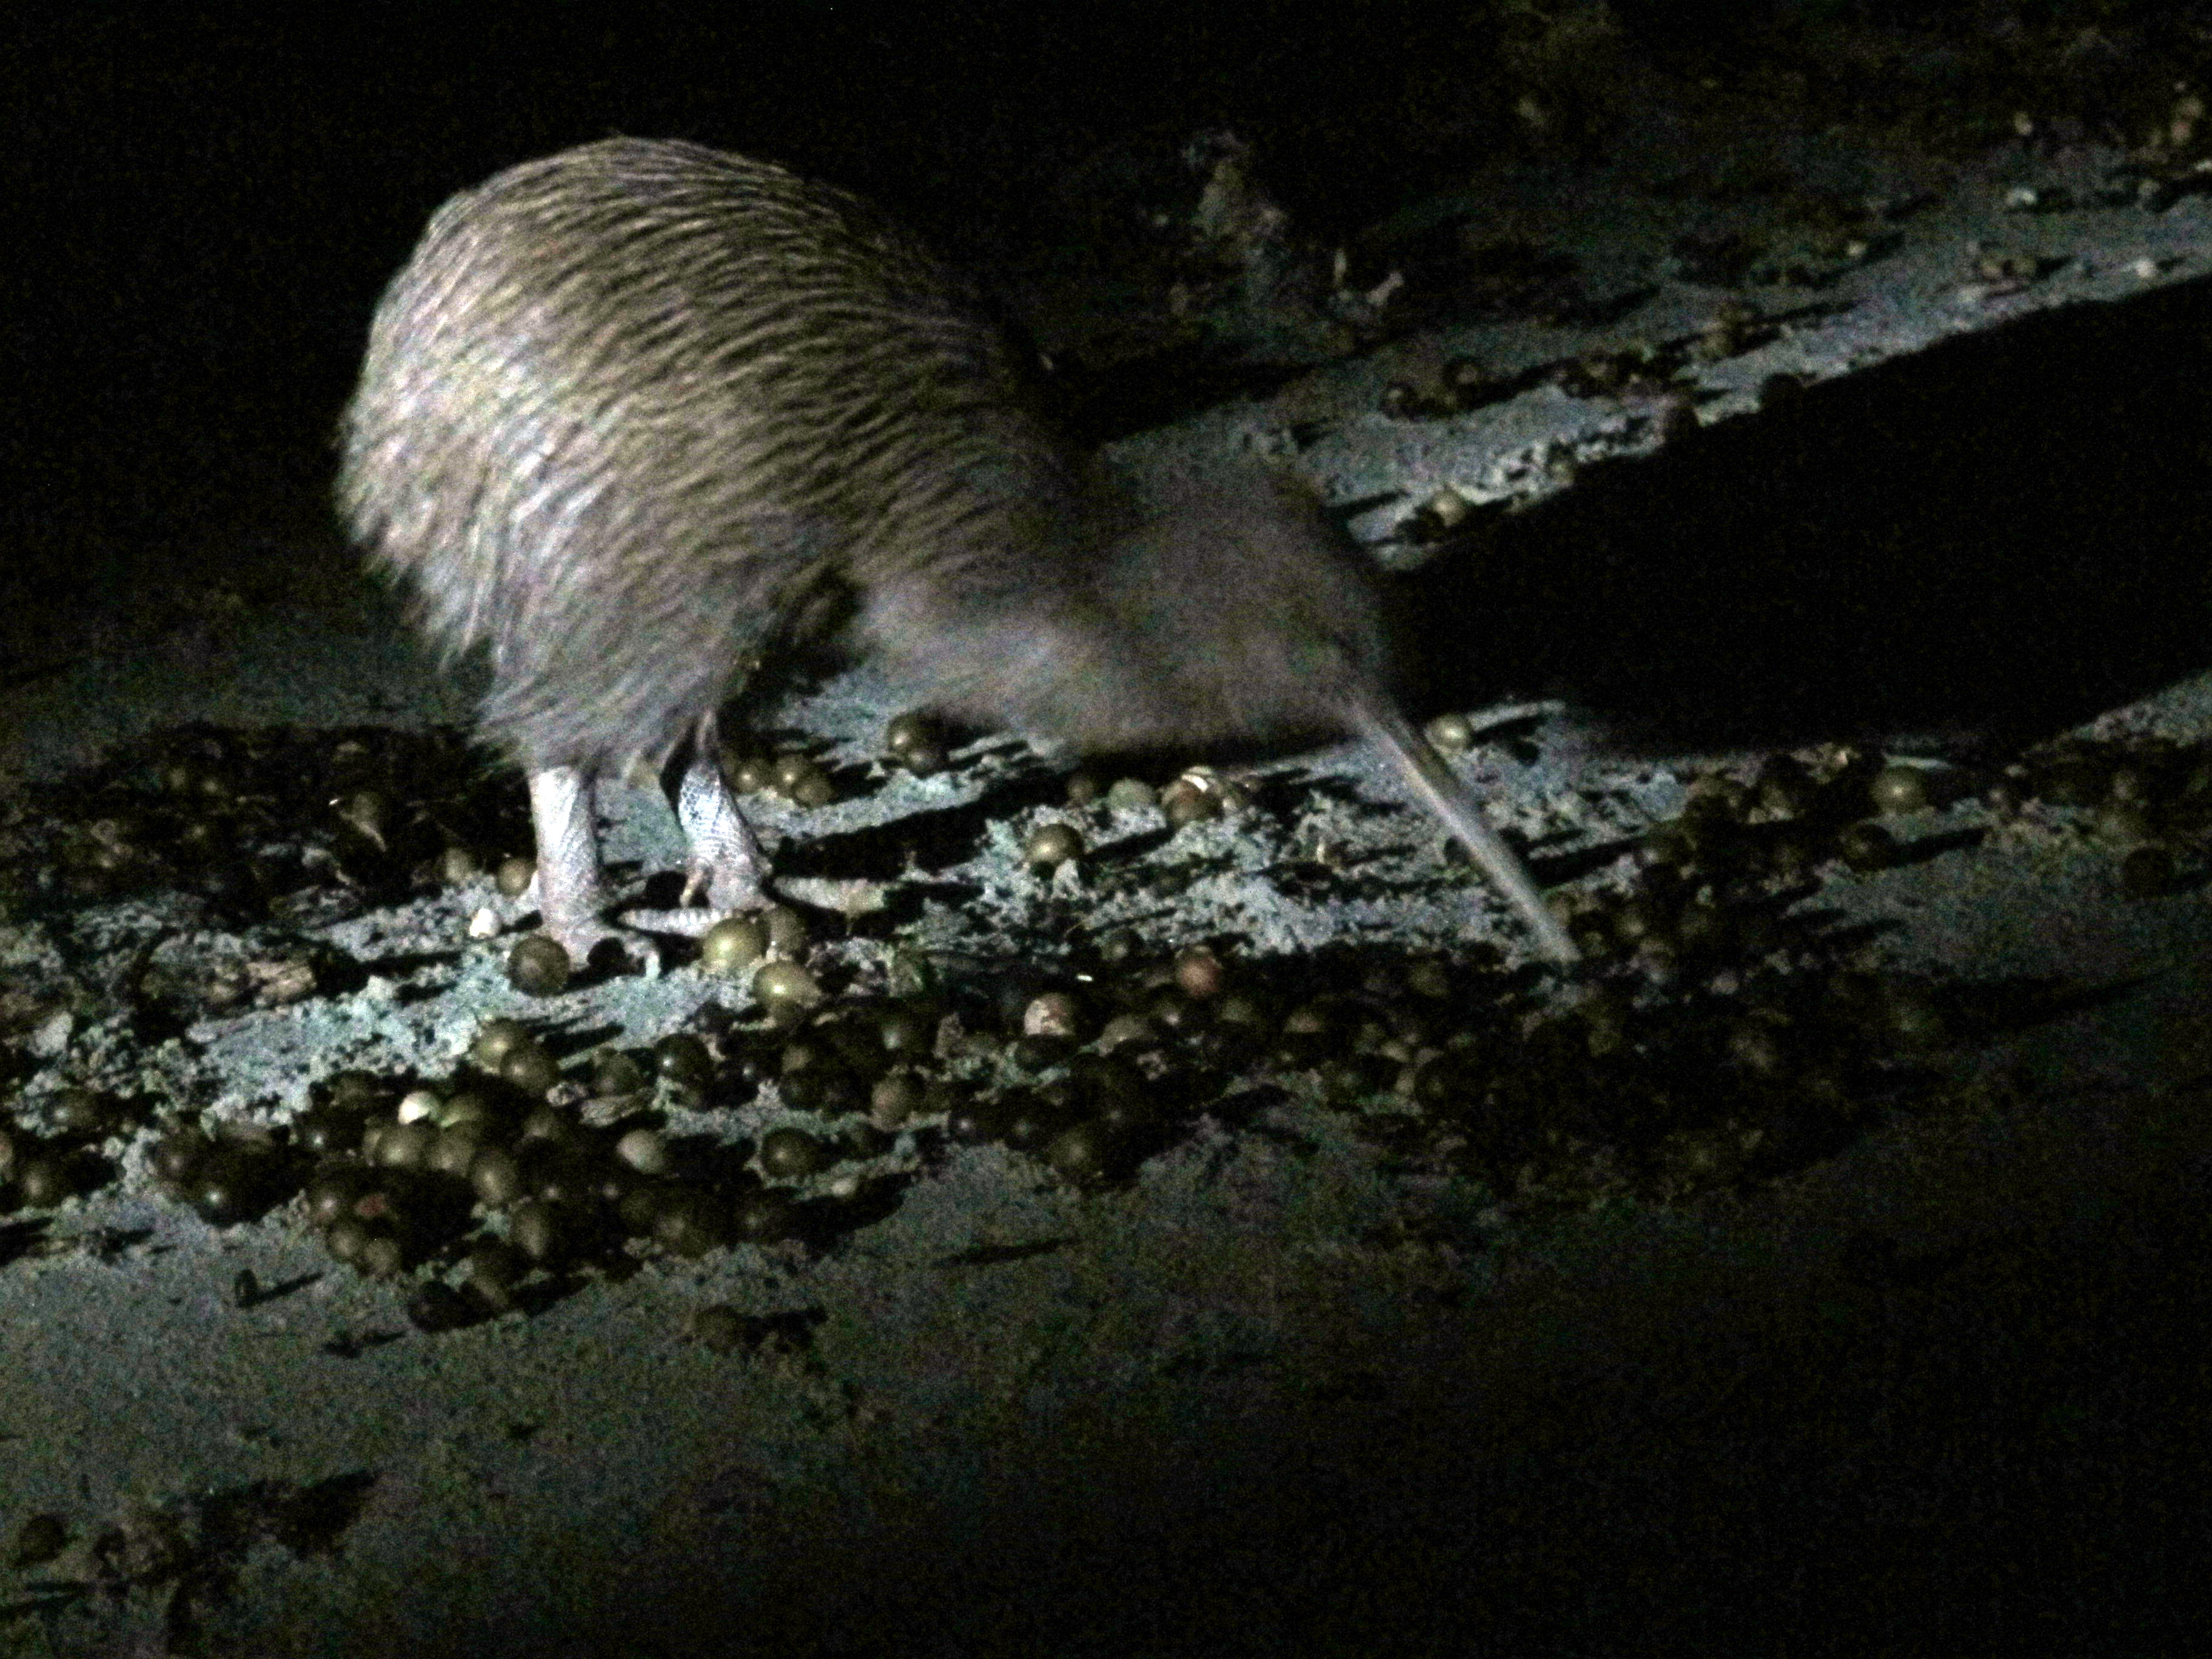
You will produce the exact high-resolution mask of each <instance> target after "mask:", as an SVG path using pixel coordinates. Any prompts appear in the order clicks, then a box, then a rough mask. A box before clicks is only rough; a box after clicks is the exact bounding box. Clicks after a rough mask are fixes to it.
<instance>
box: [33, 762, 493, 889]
mask: <svg viewBox="0 0 2212 1659" xmlns="http://www.w3.org/2000/svg"><path fill="white" fill-rule="evenodd" d="M57 805H58V817H57V820H56V821H55V822H54V823H52V824H51V825H50V826H48V828H49V829H50V830H51V834H50V835H47V836H40V837H38V838H37V839H38V841H39V842H40V845H38V846H37V847H36V848H35V849H34V851H35V854H36V855H37V856H39V857H40V858H41V859H42V860H44V861H46V866H47V867H48V868H49V869H50V870H51V871H52V872H53V874H54V875H55V876H56V877H58V880H59V882H60V884H61V885H62V887H63V888H64V890H65V891H67V892H69V893H71V894H74V895H76V896H83V897H88V898H106V897H113V896H118V895H121V894H125V893H129V892H137V891H144V890H154V889H179V888H181V889H185V890H191V891H194V892H197V893H198V894H200V895H201V896H204V897H206V898H208V899H210V900H211V901H214V902H217V903H219V904H222V905H224V906H227V907H229V908H235V909H238V910H240V911H242V912H244V913H246V914H262V913H265V912H267V911H269V910H270V909H271V908H282V907H283V905H284V904H285V903H286V902H288V901H289V900H291V899H293V898H294V897H295V896H297V895H300V894H301V893H303V892H307V891H310V890H316V889H320V888H331V889H337V890H343V891H345V892H348V893H357V894H362V895H365V896H370V897H374V896H390V895H392V894H396V893H398V892H403V891H405V890H408V889H409V888H410V887H412V886H417V885H424V886H427V885H432V884H437V883H440V882H451V881H457V880H464V879H470V878H473V877H474V875H475V873H476V872H477V868H478V858H477V854H476V853H475V852H474V851H472V850H471V848H475V847H481V846H484V845H487V844H489V845H496V844H499V843H501V842H506V843H509V844H512V843H513V842H516V841H520V840H526V839H527V830H526V828H525V826H524V824H523V821H522V817H521V803H520V800H519V799H515V798H514V796H513V790H512V788H511V786H510V785H509V784H508V783H507V781H506V780H504V779H502V778H501V777H500V776H499V775H497V774H496V773H495V771H494V770H493V769H490V768H489V767H487V766H486V765H485V757H484V756H483V754H482V753H481V752H480V751H478V750H475V749H474V748H472V747H471V744H470V743H469V741H468V739H467V738H465V737H464V736H462V735H461V734H460V733H459V732H455V731H453V730H450V729H445V728H439V729H434V730H431V731H427V732H395V731H387V730H384V729H381V728H376V727H362V728H356V729H345V730H338V731H320V732H305V731H295V730H293V729H291V728H289V727H283V726H278V727H266V728H261V729H258V730H249V731H232V730H219V729H217V728H215V727H211V726H192V727H186V728H184V729H181V730H177V731H172V732H162V733H158V734H156V735H155V736H153V737H151V738H147V739H145V740H144V741H143V742H141V743H139V744H134V745H130V746H126V747H125V748H124V749H121V750H118V751H117V753H116V755H115V756H114V757H112V758H111V759H110V760H108V761H106V762H104V763H101V764H100V765H99V766H96V767H94V768H90V769H87V770H85V771H83V772H81V773H79V774H77V775H75V776H74V777H72V778H71V779H70V781H68V782H67V783H66V784H65V785H64V787H63V789H62V791H61V793H60V796H59V799H58V802H57Z"/></svg>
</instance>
